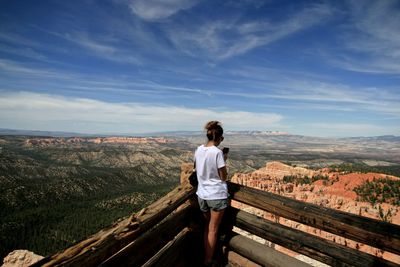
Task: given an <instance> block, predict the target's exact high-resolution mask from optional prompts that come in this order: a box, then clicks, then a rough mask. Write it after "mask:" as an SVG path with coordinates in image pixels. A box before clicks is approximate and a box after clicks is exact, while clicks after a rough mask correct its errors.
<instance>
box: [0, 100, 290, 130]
mask: <svg viewBox="0 0 400 267" xmlns="http://www.w3.org/2000/svg"><path fill="white" fill-rule="evenodd" d="M0 96H1V98H0V124H1V125H2V127H3V128H12V129H41V130H49V131H53V130H61V131H70V132H80V133H93V134H95V133H112V134H117V133H120V134H121V133H145V132H154V131H176V130H200V129H201V126H202V125H203V124H204V122H206V121H208V120H220V121H222V122H223V123H224V125H225V126H226V128H227V129H229V130H249V129H264V130H269V129H271V127H274V128H276V127H278V124H279V123H280V122H281V121H282V119H283V117H282V116H281V115H279V114H275V113H253V112H245V111H230V110H213V109H206V108H204V109H195V108H187V107H182V106H165V105H164V106H162V105H152V104H147V105H146V104H143V103H110V102H104V101H99V100H93V99H88V98H67V97H62V96H58V95H48V94H39V93H30V92H0ZM110 129H113V130H111V131H112V132H110Z"/></svg>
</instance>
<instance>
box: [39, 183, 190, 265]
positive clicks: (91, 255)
mask: <svg viewBox="0 0 400 267" xmlns="http://www.w3.org/2000/svg"><path fill="white" fill-rule="evenodd" d="M193 193H194V188H193V187H192V186H190V185H189V184H184V185H181V186H178V187H176V188H175V189H174V190H172V191H171V192H169V193H168V194H167V195H166V196H164V197H163V198H161V199H159V200H157V201H156V202H154V203H153V204H151V205H150V206H148V207H147V208H145V209H143V210H141V211H140V212H139V213H137V214H133V215H132V216H130V217H129V218H127V219H125V220H123V221H121V222H118V223H115V224H114V225H112V226H110V227H108V228H105V229H103V230H101V231H99V232H98V233H96V234H94V235H92V236H90V237H89V238H87V239H86V240H83V241H81V242H79V243H77V244H75V245H73V246H71V247H69V248H67V249H65V250H64V251H61V252H59V253H57V254H55V255H53V256H50V257H47V258H44V259H43V260H41V261H39V262H37V263H36V264H34V265H33V266H56V265H63V266H89V267H90V266H97V265H99V264H100V263H101V262H103V261H104V260H106V259H107V258H109V257H110V256H111V255H113V254H115V253H116V252H118V251H119V250H121V249H122V248H123V247H125V246H126V245H128V244H129V243H131V242H132V241H133V240H135V239H136V238H137V237H138V236H139V235H141V234H142V233H144V232H146V231H147V230H149V229H150V228H152V227H153V226H154V225H156V224H157V223H159V222H160V221H161V220H162V219H164V218H165V217H166V216H167V215H168V214H170V213H171V212H172V211H173V210H175V209H176V208H178V207H179V206H180V205H181V204H182V203H183V202H185V201H186V200H187V199H188V198H189V197H190V196H191V195H193Z"/></svg>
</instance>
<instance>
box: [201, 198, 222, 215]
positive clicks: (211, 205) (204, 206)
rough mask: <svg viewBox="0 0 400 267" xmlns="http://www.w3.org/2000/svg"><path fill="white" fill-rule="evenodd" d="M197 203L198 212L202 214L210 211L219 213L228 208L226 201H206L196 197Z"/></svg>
mask: <svg viewBox="0 0 400 267" xmlns="http://www.w3.org/2000/svg"><path fill="white" fill-rule="evenodd" d="M197 201H198V202H199V206H200V210H201V211H202V212H207V211H209V210H210V209H211V210H213V211H219V210H223V209H226V208H227V207H228V199H227V198H224V199H213V200H206V199H202V198H199V197H197Z"/></svg>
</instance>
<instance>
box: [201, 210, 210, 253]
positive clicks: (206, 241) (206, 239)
mask: <svg viewBox="0 0 400 267" xmlns="http://www.w3.org/2000/svg"><path fill="white" fill-rule="evenodd" d="M203 215H204V218H205V220H206V222H205V224H204V236H203V240H204V252H205V253H207V247H208V245H207V244H208V225H209V224H210V211H207V212H203Z"/></svg>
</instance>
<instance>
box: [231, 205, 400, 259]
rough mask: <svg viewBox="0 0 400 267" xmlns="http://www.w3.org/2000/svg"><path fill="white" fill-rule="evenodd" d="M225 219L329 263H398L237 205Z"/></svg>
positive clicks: (253, 232) (279, 243) (274, 241)
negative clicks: (254, 213)
mask: <svg viewBox="0 0 400 267" xmlns="http://www.w3.org/2000/svg"><path fill="white" fill-rule="evenodd" d="M227 218H228V219H230V220H234V224H235V225H236V226H237V227H239V228H241V229H243V230H245V231H248V232H250V233H252V234H255V235H257V236H259V237H262V238H264V239H267V240H269V241H271V242H273V243H275V244H278V245H281V246H283V247H286V248H289V249H291V250H293V251H296V252H298V253H300V254H303V255H306V256H309V257H310V258H313V259H316V260H318V261H321V262H323V263H326V264H329V265H332V266H348V265H352V266H360V267H369V266H392V267H395V266H398V265H397V264H395V263H392V262H390V261H387V260H384V259H382V258H378V257H375V256H372V255H370V254H367V253H364V252H361V251H358V250H356V249H352V248H349V247H346V246H343V245H340V244H336V243H335V242H332V241H330V240H326V239H323V238H320V237H317V236H313V235H311V234H308V233H305V232H302V231H300V230H296V229H293V228H290V227H287V226H284V225H281V224H279V223H274V222H271V221H268V220H265V219H263V218H260V217H258V216H256V215H253V214H250V213H248V212H245V211H241V210H238V209H236V208H232V207H231V208H230V209H229V210H228V212H227Z"/></svg>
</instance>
